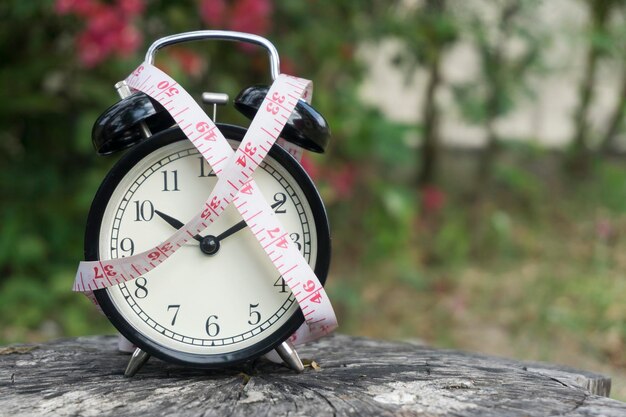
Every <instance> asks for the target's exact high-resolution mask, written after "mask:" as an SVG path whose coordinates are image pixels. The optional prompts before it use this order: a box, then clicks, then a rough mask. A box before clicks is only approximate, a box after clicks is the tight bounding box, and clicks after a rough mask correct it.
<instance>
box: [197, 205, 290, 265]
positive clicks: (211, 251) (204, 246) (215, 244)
mask: <svg viewBox="0 0 626 417" xmlns="http://www.w3.org/2000/svg"><path fill="white" fill-rule="evenodd" d="M283 203H284V201H279V202H277V203H274V204H272V209H275V208H276V207H278V206H280V205H281V204H283ZM246 226H248V225H247V223H246V221H245V220H242V221H240V222H238V223H236V224H235V225H233V226H231V227H229V228H228V229H226V230H225V231H223V232H222V233H220V234H219V235H217V236H213V235H208V236H205V237H204V238H202V240H200V250H201V251H202V252H203V253H205V254H207V255H215V254H216V253H217V252H218V251H219V250H220V241H221V240H222V239H226V238H227V237H228V236H230V235H232V234H234V233H236V232H238V231H240V230H242V229H245V228H246Z"/></svg>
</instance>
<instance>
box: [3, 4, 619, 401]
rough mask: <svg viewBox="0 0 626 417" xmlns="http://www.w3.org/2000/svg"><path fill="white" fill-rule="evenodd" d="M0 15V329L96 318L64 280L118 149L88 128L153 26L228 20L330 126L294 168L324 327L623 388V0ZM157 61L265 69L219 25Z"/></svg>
mask: <svg viewBox="0 0 626 417" xmlns="http://www.w3.org/2000/svg"><path fill="white" fill-rule="evenodd" d="M0 19H1V22H2V24H1V25H0V343H2V344H6V343H14V342H36V341H42V340H47V339H50V338H56V337H64V336H77V335H86V334H96V333H112V332H113V328H112V327H111V326H110V325H109V324H108V323H107V322H106V320H105V318H104V316H101V315H99V313H98V312H97V311H96V310H95V308H94V307H93V306H92V305H91V304H90V303H89V301H88V300H87V299H86V298H85V297H83V296H81V295H78V294H75V293H72V292H71V291H70V289H71V285H72V281H73V278H74V273H75V270H76V267H77V265H78V262H79V261H80V260H82V259H83V233H84V225H85V219H86V215H87V212H88V210H89V206H90V204H91V199H92V197H93V195H94V194H95V192H96V190H97V188H98V185H99V183H100V181H101V180H102V179H103V177H104V175H105V173H106V172H107V170H108V169H109V168H110V167H111V166H112V164H113V163H114V162H115V161H116V160H117V159H118V158H119V155H113V156H110V157H98V156H96V154H95V152H94V150H93V148H92V145H91V127H92V125H93V122H94V121H95V119H96V118H97V116H98V115H99V114H100V113H101V112H102V111H104V110H105V109H106V108H107V107H108V106H110V105H112V104H114V103H115V102H116V101H117V96H116V94H115V91H114V89H113V84H114V83H115V82H117V81H119V80H121V79H123V78H125V77H126V76H127V75H128V74H129V73H130V71H131V70H133V69H134V68H135V67H136V66H137V65H138V64H139V63H140V62H141V61H142V60H143V56H144V54H145V51H146V49H147V47H148V46H149V45H150V44H151V43H152V42H153V41H154V40H156V39H157V38H159V37H162V36H165V35H169V34H173V33H177V32H183V31H189V30H198V29H229V30H238V31H244V32H252V33H256V34H259V35H263V36H265V37H267V38H268V39H270V40H271V41H272V42H273V43H274V44H275V45H276V46H277V48H278V50H279V52H280V54H281V60H282V70H283V71H284V72H287V73H291V74H294V75H298V76H301V77H304V78H309V79H311V80H313V81H314V82H315V95H314V99H313V105H314V106H315V107H316V108H317V109H318V110H319V111H320V112H321V113H322V114H323V115H324V116H325V117H326V118H327V120H328V121H329V123H330V126H331V129H332V132H333V137H332V142H331V146H330V149H329V150H328V152H327V153H326V154H323V155H312V154H308V155H307V156H306V159H305V160H304V165H305V166H306V168H307V170H308V171H309V173H310V174H311V176H312V177H313V178H314V180H315V181H316V183H317V184H318V187H319V188H320V190H321V193H322V195H323V198H324V201H325V203H326V205H327V209H328V212H329V215H330V220H331V227H332V230H333V246H334V250H333V263H332V269H331V273H330V277H329V281H328V291H329V293H330V296H331V298H332V300H333V303H334V306H335V309H336V311H337V314H338V317H339V320H340V326H341V327H340V330H339V331H340V332H342V333H347V334H353V335H362V336H369V337H377V338H385V339H394V340H415V339H418V340H421V341H423V342H425V343H428V344H431V345H434V346H438V347H446V348H457V349H464V350H470V351H478V352H484V353H490V354H497V355H503V356H508V357H513V358H520V359H531V360H544V361H550V362H555V363H562V364H569V365H572V366H576V367H580V368H584V369H588V370H594V371H598V372H602V373H605V374H608V375H610V376H612V377H613V392H612V396H613V397H615V398H618V399H621V400H623V401H624V400H626V303H625V302H624V300H625V299H626V278H625V276H624V274H625V273H626V163H625V162H626V123H625V122H626V121H625V120H624V114H625V112H626V66H625V64H626V60H625V57H626V33H625V32H626V24H625V20H626V2H625V1H623V0H551V1H535V0H467V1H453V0H421V1H420V0H361V1H352V0H335V1H333V2H322V1H319V0H318V1H316V0H308V1H298V2H286V1H282V2H279V1H277V0H232V1H226V0H186V1H179V2H169V1H165V0H124V1H123V0H108V1H107V0H45V1H38V2H26V1H22V0H3V1H2V2H0ZM158 64H159V65H160V66H161V67H162V68H164V69H165V70H166V71H168V72H169V73H170V75H172V76H173V77H174V78H176V79H177V80H179V81H180V82H181V84H183V85H185V87H186V88H187V87H188V90H190V91H191V92H193V93H194V94H198V95H199V94H200V93H201V92H202V91H214V92H226V93H228V94H230V96H231V97H234V96H235V95H236V94H237V93H238V92H239V91H240V90H241V89H243V88H244V87H247V86H249V85H251V84H259V83H261V84H263V83H267V82H268V77H269V76H268V68H267V66H268V65H267V57H266V55H265V53H264V52H262V51H259V50H257V49H255V48H254V47H252V48H242V47H240V46H237V45H235V44H232V43H228V42H224V43H215V42H214V43H210V44H209V43H196V44H186V45H185V46H183V47H172V48H168V49H166V50H164V51H163V52H160V53H159V55H158ZM218 117H219V120H220V121H223V122H231V123H237V124H246V123H247V120H246V119H244V118H243V116H239V115H238V114H237V113H236V112H235V111H234V110H232V106H231V108H228V109H225V110H223V111H221V112H220V113H219V116H218Z"/></svg>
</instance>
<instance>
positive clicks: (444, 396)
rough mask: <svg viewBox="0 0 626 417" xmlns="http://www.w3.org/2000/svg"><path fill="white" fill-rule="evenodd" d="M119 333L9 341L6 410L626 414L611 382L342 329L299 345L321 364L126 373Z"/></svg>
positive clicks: (152, 364)
mask: <svg viewBox="0 0 626 417" xmlns="http://www.w3.org/2000/svg"><path fill="white" fill-rule="evenodd" d="M116 340H117V339H116V338H115V337H113V336H96V337H83V338H78V339H70V340H60V341H55V342H51V343H45V344H41V345H29V346H9V347H4V348H2V347H0V415H6V416H31V415H33V416H35V415H36V416H39V415H54V416H66V415H68V416H69V415H72V416H75V415H81V416H109V415H110V416H161V415H167V416H281V415H284V416H287V415H289V416H316V415H320V416H331V415H337V416H347V415H353V416H392V415H393V416H397V415H400V416H435V415H454V416H546V415H559V416H561V415H563V416H596V415H597V416H600V415H601V416H615V417H617V416H620V417H624V416H626V403H622V402H619V401H615V400H611V399H609V398H605V397H603V396H605V395H608V393H609V390H610V379H609V378H606V377H604V376H602V375H598V374H594V373H590V372H585V371H578V370H574V369H567V368H562V367H556V366H552V365H546V364H537V363H527V362H518V361H513V360H508V359H502V358H496V357H491V356H484V355H475V354H468V353H463V352H458V351H449V350H439V349H433V348H429V347H424V346H415V345H412V344H408V343H392V342H384V341H376V340H370V339H363V338H355V337H347V336H340V335H338V336H333V337H329V338H326V339H323V340H321V341H319V342H317V343H314V344H312V345H310V346H306V347H301V348H300V349H299V351H300V355H301V357H303V358H308V359H312V360H314V361H316V362H317V363H318V364H319V365H320V367H321V369H318V370H316V369H313V368H307V369H306V370H305V372H304V373H302V374H296V373H294V372H293V371H291V370H289V369H286V368H285V367H282V366H280V365H275V364H272V363H269V362H266V361H258V362H257V363H255V364H253V365H250V366H248V367H246V368H241V369H229V370H223V371H203V370H197V369H187V368H182V367H178V366H173V365H169V364H166V363H163V362H161V361H159V360H157V359H154V358H152V359H150V361H149V362H148V363H147V364H146V366H144V368H143V369H141V370H140V371H139V373H138V374H137V375H136V376H135V377H134V378H124V377H123V376H122V374H123V371H124V368H125V366H126V363H127V361H128V355H124V354H121V353H118V352H117V350H116Z"/></svg>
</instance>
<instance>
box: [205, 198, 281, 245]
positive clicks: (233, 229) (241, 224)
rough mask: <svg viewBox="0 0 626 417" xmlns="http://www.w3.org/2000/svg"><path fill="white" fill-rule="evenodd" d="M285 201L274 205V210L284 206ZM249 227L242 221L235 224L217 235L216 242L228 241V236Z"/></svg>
mask: <svg viewBox="0 0 626 417" xmlns="http://www.w3.org/2000/svg"><path fill="white" fill-rule="evenodd" d="M283 203H284V202H283V201H279V202H277V203H274V204H272V206H271V207H272V209H275V208H276V207H278V206H280V205H281V204H283ZM246 226H247V224H246V221H245V220H242V221H240V222H239V223H237V224H235V225H234V226H232V227H230V228H228V229H226V230H224V231H223V232H222V233H220V234H219V235H217V236H216V237H215V240H217V241H218V242H220V241H221V240H222V239H226V238H227V237H228V236H230V235H232V234H234V233H236V232H238V231H240V230H241V229H244V228H245V227H246Z"/></svg>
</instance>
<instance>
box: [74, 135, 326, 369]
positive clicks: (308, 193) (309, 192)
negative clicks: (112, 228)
mask: <svg viewBox="0 0 626 417" xmlns="http://www.w3.org/2000/svg"><path fill="white" fill-rule="evenodd" d="M217 126H218V128H219V129H220V131H221V132H222V133H223V134H224V136H225V137H226V138H228V139H233V140H236V141H241V140H242V139H243V136H244V135H245V133H246V129H244V128H242V127H240V126H235V125H228V124H218V125H217ZM182 140H187V138H186V136H185V135H184V134H183V133H182V131H181V130H180V129H179V128H178V127H174V128H170V129H167V130H164V131H162V132H159V133H157V134H155V135H154V136H151V137H150V138H149V139H147V140H145V141H143V142H141V143H140V144H138V145H136V146H135V147H133V148H131V149H130V150H129V151H128V152H127V153H126V154H124V155H123V157H122V158H121V159H120V160H119V161H118V162H117V163H116V164H115V165H114V166H113V167H112V168H111V170H110V171H109V172H108V174H107V175H106V177H105V179H104V180H103V182H102V184H101V185H100V187H99V189H98V191H97V192H96V195H95V197H94V199H93V202H92V205H91V208H90V210H89V214H88V217H87V225H86V231H85V259H86V260H87V261H94V260H98V259H99V245H100V242H99V240H100V228H101V225H102V219H103V216H104V212H105V210H106V206H107V204H108V202H109V200H110V198H111V197H112V195H113V193H114V191H115V189H116V188H117V186H118V185H119V183H120V182H121V180H122V179H123V178H124V176H125V175H126V174H127V173H128V172H129V171H130V170H131V169H132V168H133V167H134V166H135V165H136V164H137V163H138V162H139V161H141V159H143V158H145V157H146V156H147V155H149V154H150V153H152V152H154V151H156V150H158V149H160V148H162V147H164V146H167V145H169V144H171V143H174V142H177V141H182ZM269 156H270V157H272V158H273V159H274V160H275V161H276V162H278V163H279V164H280V165H282V166H283V167H284V168H285V170H286V171H287V172H288V173H289V174H290V175H291V176H292V177H293V178H294V180H295V181H296V183H297V184H298V186H299V187H300V189H301V190H302V192H303V194H304V196H305V199H306V201H307V203H308V204H309V205H310V208H311V212H312V214H313V221H314V223H315V230H316V233H317V241H318V247H317V258H316V260H315V267H314V271H315V274H316V275H317V277H318V279H319V280H320V282H321V283H322V285H324V284H325V281H326V277H327V274H328V269H329V266H330V253H331V245H330V228H329V224H328V217H327V214H326V209H325V207H324V204H323V202H322V199H321V198H320V196H319V193H318V192H317V189H316V188H315V185H314V184H313V181H312V180H311V178H310V177H309V176H308V174H307V173H306V171H304V169H303V168H302V166H301V165H300V164H299V163H298V162H297V161H296V160H295V159H294V158H293V157H292V156H291V155H290V154H289V153H288V152H286V151H284V150H283V149H282V148H280V147H279V146H273V147H272V149H271V150H270V152H269ZM94 295H95V297H96V299H97V300H98V303H99V304H100V307H101V309H102V311H103V312H104V314H105V315H106V316H107V317H108V319H109V320H110V321H111V323H112V324H113V326H115V328H116V329H117V330H118V331H119V332H120V333H121V334H122V335H124V337H126V338H127V339H128V340H130V341H131V342H132V343H134V344H135V345H136V346H138V347H139V348H141V349H142V350H144V351H146V352H147V353H149V354H150V355H153V356H155V357H157V358H159V359H162V360H165V361H168V362H172V363H176V364H180V365H187V366H194V367H199V368H217V367H223V366H228V365H236V364H239V363H242V362H245V361H248V360H251V359H254V358H257V357H259V356H261V355H263V354H265V353H267V352H269V351H270V350H272V349H274V348H275V347H276V346H278V345H279V344H280V343H282V342H283V341H285V340H286V339H287V338H288V337H289V336H290V335H291V334H293V333H294V332H295V331H296V330H297V329H298V327H299V326H300V325H301V324H302V323H303V322H304V316H303V314H302V311H301V310H300V309H297V310H296V311H295V313H293V315H292V316H291V317H290V318H289V319H288V320H287V321H286V322H285V323H284V324H283V325H282V326H281V327H279V328H278V329H277V330H275V331H274V332H273V333H272V334H270V335H268V337H266V338H264V339H262V340H261V341H259V342H257V343H255V344H253V345H251V346H248V347H245V348H243V349H240V350H237V351H234V352H229V353H221V354H197V353H189V352H182V351H178V350H175V349H172V348H170V347H167V346H163V345H161V344H158V343H156V342H155V341H153V340H152V339H150V338H148V337H146V336H145V335H143V334H142V333H141V332H139V331H138V330H137V329H135V328H134V327H133V326H132V325H131V324H130V323H129V322H128V321H127V320H126V319H125V318H124V317H123V316H122V314H120V312H119V311H118V310H117V309H116V308H115V305H114V303H113V301H112V300H111V298H110V296H109V294H108V292H107V290H106V289H102V290H96V291H94Z"/></svg>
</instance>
